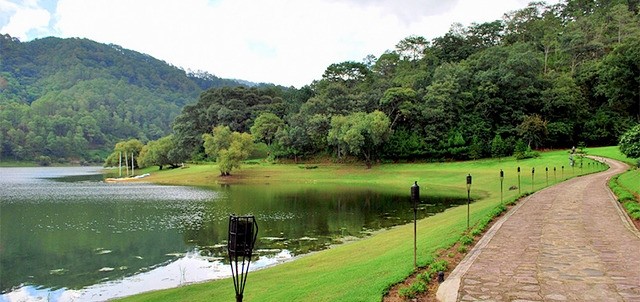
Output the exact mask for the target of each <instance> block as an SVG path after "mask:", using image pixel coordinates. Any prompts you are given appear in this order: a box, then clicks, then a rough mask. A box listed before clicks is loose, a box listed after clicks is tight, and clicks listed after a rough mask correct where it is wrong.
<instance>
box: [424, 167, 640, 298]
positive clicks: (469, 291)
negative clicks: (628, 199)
mask: <svg viewBox="0 0 640 302" xmlns="http://www.w3.org/2000/svg"><path fill="white" fill-rule="evenodd" d="M606 162H607V163H608V164H609V165H610V166H611V169H609V170H607V171H605V172H601V173H597V174H592V175H588V176H583V177H577V178H574V179H571V180H569V181H566V182H563V183H561V184H558V185H555V186H553V187H550V188H547V189H544V190H542V191H540V192H538V193H535V194H533V195H531V196H529V197H528V198H527V199H526V200H524V201H522V202H520V203H519V204H518V205H516V206H515V207H514V208H513V209H511V211H509V213H507V215H505V216H504V217H503V218H502V219H500V220H499V221H498V222H497V223H496V224H494V226H493V227H492V228H491V229H490V230H489V231H488V232H487V234H486V235H485V236H484V237H483V238H482V239H481V240H480V241H479V242H478V244H477V245H476V247H474V249H473V250H471V251H470V252H469V254H468V255H467V257H466V258H465V259H464V260H463V261H462V262H461V263H460V264H459V265H458V266H457V267H456V269H455V270H454V271H453V272H452V273H451V275H450V276H448V278H447V280H446V281H445V282H444V283H442V284H441V285H440V288H439V289H438V294H437V297H438V299H439V300H440V301H640V233H639V232H638V231H637V230H636V229H635V227H634V226H633V225H632V224H631V222H630V221H629V219H628V218H627V216H626V214H624V213H623V212H622V209H621V207H620V206H619V204H618V202H617V201H615V199H614V197H613V195H612V194H611V192H610V191H609V189H608V187H607V181H608V179H609V178H610V177H611V176H613V175H615V174H618V173H621V172H623V171H624V170H626V169H627V166H626V165H625V164H623V163H621V162H618V161H613V160H610V159H606Z"/></svg>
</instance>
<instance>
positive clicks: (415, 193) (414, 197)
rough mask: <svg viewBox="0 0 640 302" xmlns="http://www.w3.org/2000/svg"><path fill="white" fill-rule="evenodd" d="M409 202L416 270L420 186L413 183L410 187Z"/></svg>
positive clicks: (416, 266)
mask: <svg viewBox="0 0 640 302" xmlns="http://www.w3.org/2000/svg"><path fill="white" fill-rule="evenodd" d="M411 201H412V202H413V268H414V269H416V268H418V259H417V258H418V256H417V253H418V238H417V236H418V203H420V186H418V182H417V181H416V182H414V183H413V186H411Z"/></svg>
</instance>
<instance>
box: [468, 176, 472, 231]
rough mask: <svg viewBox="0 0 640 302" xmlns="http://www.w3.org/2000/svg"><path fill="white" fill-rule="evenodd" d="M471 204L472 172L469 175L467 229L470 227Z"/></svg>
mask: <svg viewBox="0 0 640 302" xmlns="http://www.w3.org/2000/svg"><path fill="white" fill-rule="evenodd" d="M470 205H471V174H469V175H467V229H469V208H470Z"/></svg>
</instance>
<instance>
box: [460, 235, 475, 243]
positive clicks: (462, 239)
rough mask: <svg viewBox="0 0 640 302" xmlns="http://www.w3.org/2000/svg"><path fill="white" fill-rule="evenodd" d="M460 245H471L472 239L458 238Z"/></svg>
mask: <svg viewBox="0 0 640 302" xmlns="http://www.w3.org/2000/svg"><path fill="white" fill-rule="evenodd" d="M460 243H462V245H470V244H471V243H473V238H472V237H469V236H466V235H465V236H462V237H460Z"/></svg>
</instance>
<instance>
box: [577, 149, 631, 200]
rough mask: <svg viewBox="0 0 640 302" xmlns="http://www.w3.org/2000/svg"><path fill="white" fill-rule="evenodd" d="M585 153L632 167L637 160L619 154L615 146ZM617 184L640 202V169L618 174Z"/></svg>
mask: <svg viewBox="0 0 640 302" xmlns="http://www.w3.org/2000/svg"><path fill="white" fill-rule="evenodd" d="M587 153H588V154H590V155H600V156H605V157H609V158H613V159H617V160H619V161H623V162H626V163H627V164H629V165H631V166H633V165H636V164H637V163H638V159H634V158H629V157H626V156H625V155H624V154H622V153H621V152H620V149H619V148H618V147H616V146H614V147H600V148H589V149H588V150H587ZM617 182H618V184H619V185H620V186H622V187H623V188H624V189H626V190H627V191H629V192H631V193H632V194H634V195H635V197H636V200H637V201H639V202H640V199H639V197H640V169H638V167H636V168H635V169H634V168H632V169H630V170H629V171H627V172H625V173H623V174H620V176H619V177H618V178H617Z"/></svg>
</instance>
